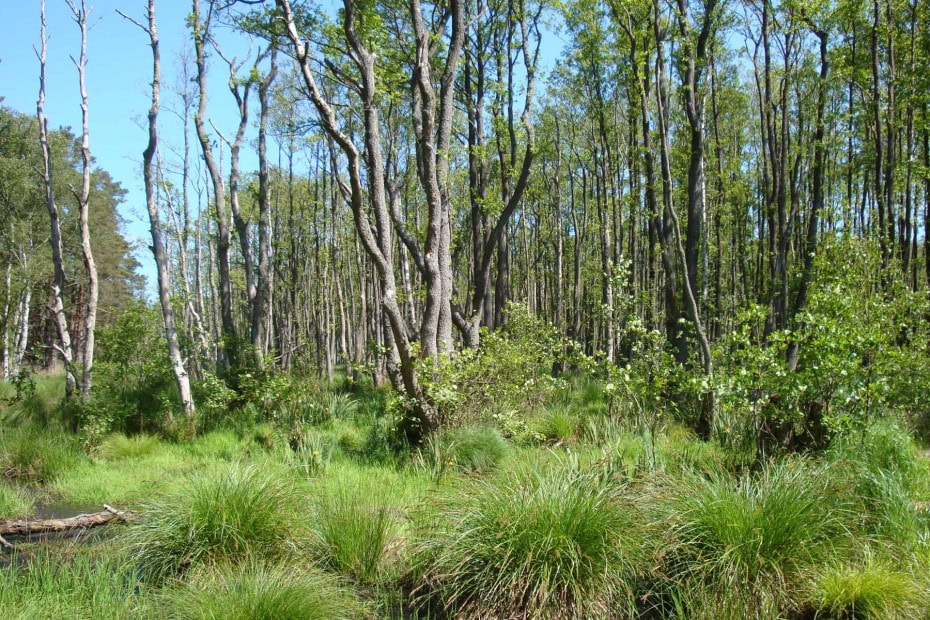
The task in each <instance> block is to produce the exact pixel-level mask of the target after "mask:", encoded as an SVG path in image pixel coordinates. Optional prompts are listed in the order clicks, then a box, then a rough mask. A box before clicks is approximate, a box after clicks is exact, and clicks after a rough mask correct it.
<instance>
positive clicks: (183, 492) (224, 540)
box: [127, 464, 299, 581]
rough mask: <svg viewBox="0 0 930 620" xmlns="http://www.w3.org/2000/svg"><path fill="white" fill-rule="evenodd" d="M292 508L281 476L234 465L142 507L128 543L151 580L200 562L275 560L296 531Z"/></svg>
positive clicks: (291, 494) (289, 491) (290, 493)
mask: <svg viewBox="0 0 930 620" xmlns="http://www.w3.org/2000/svg"><path fill="white" fill-rule="evenodd" d="M296 506H297V501H296V497H295V489H294V488H293V487H292V486H291V485H290V484H288V481H287V480H286V479H285V478H283V477H282V476H281V475H280V474H278V473H277V472H275V471H274V470H271V469H269V468H268V467H264V468H259V467H257V466H255V465H248V466H246V465H238V464H234V465H232V466H229V467H226V468H222V469H220V470H218V471H215V472H204V473H201V474H199V475H198V476H197V477H192V478H190V479H188V480H187V481H186V483H185V484H183V485H181V486H180V487H179V488H178V489H176V490H175V491H173V492H171V493H168V494H165V495H163V496H161V497H158V498H156V499H155V500H154V501H152V502H150V503H148V504H146V505H144V506H143V510H142V512H143V514H144V518H143V520H142V521H141V522H139V523H137V524H135V525H133V526H132V527H131V528H130V530H129V532H128V534H127V536H128V541H127V542H128V543H129V545H130V548H131V549H132V552H133V556H134V558H135V559H136V561H137V562H138V564H139V567H140V570H141V571H142V574H143V575H144V576H145V577H146V578H148V579H152V580H154V581H159V580H161V579H163V578H165V577H169V576H171V575H175V574H177V573H179V572H180V571H182V570H184V569H185V568H187V567H188V566H190V565H193V564H197V563H200V562H204V561H219V560H223V559H226V558H239V557H243V556H247V555H249V554H256V555H259V556H268V557H275V556H280V555H282V554H283V553H284V552H285V551H286V550H287V549H288V546H289V542H290V541H291V539H292V538H293V537H294V536H295V535H296V534H297V531H298V524H299V517H298V515H297V514H296V511H295V508H296Z"/></svg>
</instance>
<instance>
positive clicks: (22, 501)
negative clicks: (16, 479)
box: [0, 482, 34, 519]
mask: <svg viewBox="0 0 930 620" xmlns="http://www.w3.org/2000/svg"><path fill="white" fill-rule="evenodd" d="M33 503H34V502H33V498H32V496H31V495H30V494H29V493H27V492H26V491H25V490H24V489H21V488H19V487H16V486H11V485H8V484H5V483H2V482H0V519H12V518H15V517H22V516H25V515H27V514H29V513H30V512H32V507H33Z"/></svg>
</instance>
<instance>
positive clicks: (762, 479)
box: [661, 462, 847, 617]
mask: <svg viewBox="0 0 930 620" xmlns="http://www.w3.org/2000/svg"><path fill="white" fill-rule="evenodd" d="M831 484H832V483H831V480H830V478H829V476H828V475H827V472H826V471H824V470H823V469H812V468H810V467H804V466H801V464H800V463H796V462H784V463H774V464H769V465H767V466H766V467H765V468H764V469H763V471H761V472H760V473H759V474H758V475H757V476H755V477H749V476H744V477H742V478H741V479H739V480H734V479H731V478H727V477H724V476H720V475H711V476H710V477H705V476H699V475H692V476H688V477H686V478H684V479H683V480H681V481H680V482H679V485H680V486H679V488H678V490H677V491H676V492H675V493H673V496H672V497H671V498H670V501H669V502H668V503H667V505H666V506H665V512H664V514H663V515H662V517H661V518H662V519H663V520H667V521H670V522H671V524H672V526H671V534H672V539H673V541H674V542H673V544H672V547H671V549H670V553H669V555H668V557H667V569H668V574H669V575H670V576H671V578H672V580H673V582H674V589H675V596H676V597H677V598H679V599H680V600H684V601H687V602H686V603H685V605H686V606H690V607H691V608H690V611H689V613H691V614H697V613H698V610H699V608H702V607H703V608H704V609H703V611H702V613H704V614H705V615H704V616H702V617H714V615H715V614H720V613H724V611H726V613H736V612H737V611H738V612H739V613H741V614H751V615H752V616H753V617H763V616H765V615H766V614H770V613H773V610H778V609H782V608H784V607H785V606H789V605H791V604H793V602H794V601H795V598H794V597H795V596H796V594H797V590H798V587H799V585H800V576H801V575H802V574H803V573H804V571H806V570H808V569H809V568H810V567H812V566H815V565H818V564H822V563H823V562H825V561H827V560H828V559H829V558H830V557H832V556H833V554H834V553H835V551H836V549H837V545H838V544H839V543H841V542H842V541H843V540H844V535H845V534H846V530H845V524H844V520H845V517H846V516H847V515H846V514H845V512H844V511H843V510H842V509H841V507H839V506H838V505H837V503H836V502H834V501H832V500H831V497H832V493H833V491H832V487H831ZM708 594H709V595H710V596H711V597H712V598H715V600H716V602H715V605H716V607H715V608H713V609H707V605H708V602H707V601H708V599H707V595H708ZM708 612H709V613H710V615H706V614H707V613H708ZM760 614H761V615H760ZM734 617H736V616H734Z"/></svg>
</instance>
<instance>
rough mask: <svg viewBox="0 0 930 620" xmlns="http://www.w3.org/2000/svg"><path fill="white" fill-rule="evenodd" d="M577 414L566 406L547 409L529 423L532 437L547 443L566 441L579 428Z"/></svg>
mask: <svg viewBox="0 0 930 620" xmlns="http://www.w3.org/2000/svg"><path fill="white" fill-rule="evenodd" d="M579 426H580V424H579V418H578V415H577V414H576V413H575V412H574V411H572V410H571V409H570V408H568V407H555V408H552V409H548V410H546V411H545V412H543V414H542V415H541V416H540V417H538V418H536V419H535V420H533V421H532V422H531V424H530V428H531V429H532V434H533V437H534V438H536V439H538V440H540V441H543V442H547V443H568V442H570V441H572V440H573V439H574V438H575V436H576V434H577V432H578V428H579Z"/></svg>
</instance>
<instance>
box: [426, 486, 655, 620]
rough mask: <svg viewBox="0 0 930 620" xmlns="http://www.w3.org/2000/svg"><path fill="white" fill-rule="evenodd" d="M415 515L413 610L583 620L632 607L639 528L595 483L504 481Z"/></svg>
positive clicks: (618, 500) (628, 508)
mask: <svg viewBox="0 0 930 620" xmlns="http://www.w3.org/2000/svg"><path fill="white" fill-rule="evenodd" d="M424 511H425V512H424V513H423V514H421V515H419V519H418V522H417V532H416V539H415V543H414V547H413V554H412V563H413V566H414V574H413V579H414V580H415V584H416V588H417V591H418V592H419V595H420V599H419V600H420V602H421V603H428V602H433V603H437V604H439V605H441V606H442V607H444V608H446V609H453V610H455V614H454V615H455V617H498V618H500V617H532V618H541V617H545V618H590V617H600V616H606V615H608V613H615V612H619V611H620V610H621V609H623V608H625V607H628V606H630V605H632V594H631V592H632V590H631V588H632V585H631V584H632V582H633V580H634V579H635V576H634V575H635V573H636V572H637V569H638V568H640V566H641V565H640V561H641V559H642V557H643V550H644V548H645V547H646V541H645V540H644V536H643V533H642V518H641V517H640V516H639V515H638V514H637V512H636V510H635V509H634V507H633V506H632V505H630V504H628V503H627V502H625V501H624V500H623V498H622V497H621V496H620V494H619V493H618V489H617V488H616V487H615V486H613V485H611V484H609V483H606V482H604V481H603V480H602V479H599V478H595V477H592V476H588V475H584V474H578V473H573V472H570V471H565V470H563V469H557V470H552V471H550V472H547V473H546V474H527V475H520V474H512V475H509V476H506V477H504V478H502V479H500V480H494V481H476V482H475V483H473V484H471V485H469V486H467V487H466V488H465V489H464V490H463V492H462V493H461V494H459V495H457V496H454V497H452V498H450V499H448V500H444V501H441V502H439V503H438V505H436V506H435V508H433V509H424Z"/></svg>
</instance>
